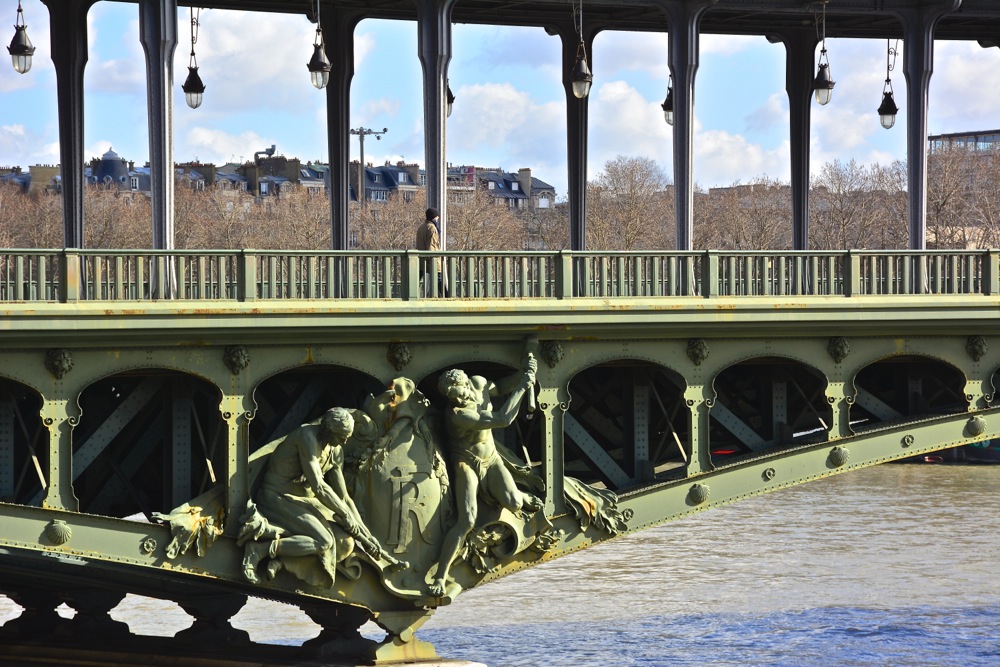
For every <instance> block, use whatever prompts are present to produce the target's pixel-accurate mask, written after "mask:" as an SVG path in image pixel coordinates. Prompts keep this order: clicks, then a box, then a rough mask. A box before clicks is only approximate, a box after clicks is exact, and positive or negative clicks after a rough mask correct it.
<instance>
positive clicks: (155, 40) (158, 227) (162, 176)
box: [139, 0, 177, 293]
mask: <svg viewBox="0 0 1000 667" xmlns="http://www.w3.org/2000/svg"><path fill="white" fill-rule="evenodd" d="M139 41H140V42H142V49H143V51H144V52H145V53H146V100H147V108H148V112H149V165H150V169H149V179H150V189H151V190H152V193H151V194H152V209H153V248H154V249H156V250H172V249H173V247H174V90H173V88H174V51H175V50H176V49H177V0H141V1H140V2H139ZM172 282H173V281H172V279H171V278H168V284H172ZM170 291H171V290H169V289H168V290H167V291H166V292H165V293H169V292H170Z"/></svg>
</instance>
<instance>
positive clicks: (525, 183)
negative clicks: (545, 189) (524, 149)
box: [517, 169, 531, 199]
mask: <svg viewBox="0 0 1000 667" xmlns="http://www.w3.org/2000/svg"><path fill="white" fill-rule="evenodd" d="M517 182H518V183H520V184H521V190H523V191H524V194H525V196H527V197H528V199H531V169H518V170H517Z"/></svg>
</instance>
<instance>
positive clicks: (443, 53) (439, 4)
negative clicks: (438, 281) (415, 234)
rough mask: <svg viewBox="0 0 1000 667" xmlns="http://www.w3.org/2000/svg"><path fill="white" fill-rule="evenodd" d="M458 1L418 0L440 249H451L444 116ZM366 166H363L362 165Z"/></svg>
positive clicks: (427, 149) (427, 145) (430, 185)
mask: <svg viewBox="0 0 1000 667" xmlns="http://www.w3.org/2000/svg"><path fill="white" fill-rule="evenodd" d="M455 2H456V0H440V1H437V0H417V42H418V47H417V48H418V54H419V56H420V65H421V66H422V67H423V71H424V161H425V166H426V170H427V185H426V192H427V205H428V206H433V207H434V208H436V209H437V210H438V211H439V212H440V214H441V218H440V225H441V230H440V231H441V249H442V250H446V249H447V248H448V215H447V209H448V172H447V168H446V162H445V160H446V145H447V141H446V137H445V117H446V116H447V100H446V97H447V86H448V83H447V81H448V64H449V63H450V62H451V10H452V8H453V7H454V6H455ZM363 167H364V165H362V168H363Z"/></svg>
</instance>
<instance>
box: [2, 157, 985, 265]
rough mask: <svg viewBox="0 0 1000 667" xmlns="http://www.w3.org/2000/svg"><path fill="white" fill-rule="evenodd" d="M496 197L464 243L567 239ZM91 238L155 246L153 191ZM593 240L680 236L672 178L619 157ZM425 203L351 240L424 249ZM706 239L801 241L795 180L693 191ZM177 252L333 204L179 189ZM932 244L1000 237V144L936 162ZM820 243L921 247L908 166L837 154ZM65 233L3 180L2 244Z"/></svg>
mask: <svg viewBox="0 0 1000 667" xmlns="http://www.w3.org/2000/svg"><path fill="white" fill-rule="evenodd" d="M503 203H504V202H503V201H500V202H498V200H496V199H495V198H493V197H492V196H490V195H489V194H488V193H485V192H482V191H469V192H466V193H461V195H460V196H459V197H458V198H457V199H456V200H454V201H453V202H452V203H451V204H450V205H449V208H448V220H447V229H448V247H449V248H450V249H453V250H524V249H561V248H566V247H568V244H569V233H568V232H569V230H568V218H567V212H566V207H563V206H557V207H555V208H549V209H511V208H508V207H507V206H504V205H503ZM84 205H85V210H86V224H85V230H84V232H85V239H84V243H85V245H86V246H87V247H92V248H148V247H149V246H150V245H151V242H152V232H151V225H150V216H151V213H150V206H149V201H148V200H147V199H146V197H144V196H142V195H139V194H135V193H128V192H119V191H117V190H113V189H111V190H107V189H103V188H88V189H87V190H86V193H85V202H84ZM587 206H588V208H587V247H588V248H589V249H593V250H631V251H637V250H662V249H672V248H673V247H674V245H675V226H674V199H673V188H672V187H671V184H670V181H669V178H668V177H667V175H666V174H665V172H664V171H663V169H662V168H661V167H660V166H659V165H658V164H657V163H656V162H655V161H653V160H650V159H648V158H642V157H625V156H618V157H616V158H615V159H613V160H610V161H609V162H607V163H606V164H605V165H604V169H603V170H602V171H601V172H600V174H598V176H597V178H596V179H594V180H593V181H592V182H591V183H589V184H588V189H587ZM425 207H426V203H425V200H424V198H423V194H422V193H420V194H418V195H417V196H415V197H413V198H412V199H409V200H406V199H404V198H403V197H392V198H390V199H389V201H388V202H385V203H377V204H376V203H369V204H368V205H367V206H365V207H359V206H358V205H357V204H356V203H354V202H352V203H351V209H350V233H351V244H352V246H353V247H356V248H358V249H361V250H397V249H404V248H412V247H413V246H414V235H415V230H416V228H417V225H418V224H419V223H420V222H422V220H423V211H424V209H425ZM694 216H695V219H694V245H695V248H696V249H709V248H713V249H722V250H725V249H730V250H782V249H788V248H791V243H792V223H791V189H790V187H789V185H788V184H787V183H782V182H780V181H777V180H774V179H770V178H767V177H760V178H757V179H754V180H752V181H750V182H747V183H735V184H733V185H732V186H730V187H728V188H716V189H712V190H709V191H708V192H705V191H703V190H701V189H698V188H696V193H695V199H694ZM174 225H175V236H174V238H175V245H176V247H177V248H218V249H227V248H257V249H303V250H309V249H326V248H329V247H330V245H331V243H330V209H329V201H328V200H327V198H326V197H324V196H322V195H310V194H308V193H307V192H305V191H304V190H298V191H292V192H288V193H282V194H281V196H279V197H269V198H264V199H262V200H257V199H255V198H254V197H253V196H252V195H250V194H248V193H245V192H237V191H232V190H211V189H210V190H206V191H194V190H190V189H188V188H178V189H177V192H176V201H175V223H174ZM927 228H928V239H927V241H928V246H929V247H933V248H971V247H995V246H998V245H1000V150H992V151H982V150H980V151H973V150H969V149H968V148H965V147H959V146H951V147H945V148H943V149H938V150H935V151H934V152H933V153H932V154H931V156H930V160H929V168H928V203H927ZM809 241H810V246H811V247H813V248H814V249H830V250H837V249H848V248H868V249H882V248H885V249H890V248H905V247H907V245H908V223H907V193H906V166H905V164H904V163H902V162H893V163H892V164H889V165H871V166H866V165H861V164H857V163H856V162H854V161H850V162H846V163H845V162H839V161H836V162H832V163H828V164H826V165H824V166H823V168H822V169H821V170H820V172H819V174H817V175H816V177H815V178H814V179H813V183H812V187H811V192H810V222H809ZM62 243H63V228H62V205H61V201H60V198H59V197H58V196H52V195H32V196H29V195H26V194H23V193H21V192H20V191H19V190H18V189H17V188H16V187H14V186H12V185H11V186H7V185H3V186H0V247H7V248H58V247H61V246H62Z"/></svg>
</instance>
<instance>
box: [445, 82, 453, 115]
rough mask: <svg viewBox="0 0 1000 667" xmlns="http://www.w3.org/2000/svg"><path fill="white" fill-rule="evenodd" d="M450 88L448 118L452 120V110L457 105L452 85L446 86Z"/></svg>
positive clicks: (447, 108)
mask: <svg viewBox="0 0 1000 667" xmlns="http://www.w3.org/2000/svg"><path fill="white" fill-rule="evenodd" d="M446 85H447V86H448V93H447V101H448V106H447V107H446V112H447V117H448V118H451V108H452V106H454V104H455V93H453V92H451V84H446Z"/></svg>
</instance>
